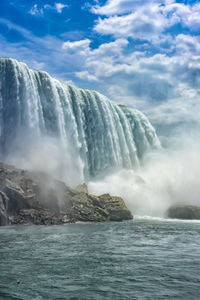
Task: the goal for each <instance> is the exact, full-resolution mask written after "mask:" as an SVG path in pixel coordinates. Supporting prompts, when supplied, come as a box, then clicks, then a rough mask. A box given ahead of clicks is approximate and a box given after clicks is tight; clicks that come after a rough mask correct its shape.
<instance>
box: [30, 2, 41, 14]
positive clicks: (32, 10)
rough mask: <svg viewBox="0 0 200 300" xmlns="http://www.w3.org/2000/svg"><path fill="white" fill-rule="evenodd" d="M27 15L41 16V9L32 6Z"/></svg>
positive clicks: (35, 5)
mask: <svg viewBox="0 0 200 300" xmlns="http://www.w3.org/2000/svg"><path fill="white" fill-rule="evenodd" d="M29 13H30V14H31V15H33V16H40V15H43V9H42V8H39V7H38V5H37V4H34V5H33V7H32V8H31V10H30V11H29Z"/></svg>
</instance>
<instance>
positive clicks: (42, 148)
mask: <svg viewBox="0 0 200 300" xmlns="http://www.w3.org/2000/svg"><path fill="white" fill-rule="evenodd" d="M159 147H160V143H159V140H158V138H157V136H156V133H155V130H154V129H153V127H152V126H151V124H150V123H149V121H148V119H147V118H146V117H145V116H144V115H143V114H142V113H141V112H139V111H137V110H133V109H129V108H127V107H124V106H118V105H117V104H115V103H113V102H111V101H109V100H108V99H107V98H106V97H105V96H103V95H101V94H99V93H98V92H95V91H90V90H84V89H79V88H76V87H74V86H71V85H68V84H65V83H61V82H59V81H58V80H56V79H53V78H51V77H50V76H49V75H48V74H47V73H46V72H40V71H34V70H30V69H29V68H28V67H27V66H26V65H25V64H23V63H19V62H17V61H16V60H12V59H6V58H2V59H0V154H1V157H0V158H1V160H3V161H7V162H9V163H13V164H14V165H16V166H18V167H24V168H29V169H36V170H42V171H47V172H49V173H51V174H53V176H54V177H57V178H60V179H62V180H64V181H65V182H67V183H68V184H70V185H74V184H78V183H80V182H83V181H87V180H88V179H91V178H94V177H96V176H99V175H103V174H107V173H109V172H110V171H111V170H119V169H123V168H125V169H137V167H138V166H139V165H140V161H141V159H142V158H143V157H144V155H145V153H147V152H148V151H149V150H151V149H157V148H159Z"/></svg>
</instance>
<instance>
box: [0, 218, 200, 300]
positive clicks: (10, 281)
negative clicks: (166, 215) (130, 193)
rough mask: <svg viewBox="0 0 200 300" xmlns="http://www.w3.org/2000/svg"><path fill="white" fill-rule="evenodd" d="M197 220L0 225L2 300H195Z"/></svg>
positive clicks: (199, 251) (199, 257)
mask: <svg viewBox="0 0 200 300" xmlns="http://www.w3.org/2000/svg"><path fill="white" fill-rule="evenodd" d="M199 297H200V222H195V221H193V222H184V221H167V220H162V219H149V218H137V219H135V220H133V221H128V222H122V223H94V224H92V223H88V224H69V225H65V226H49V227H45V226H10V227H9V226H8V227H1V228H0V299H11V300H12V299H24V300H27V299H28V300H29V299H45V300H46V299H190V300H191V299H199Z"/></svg>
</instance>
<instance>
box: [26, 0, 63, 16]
mask: <svg viewBox="0 0 200 300" xmlns="http://www.w3.org/2000/svg"><path fill="white" fill-rule="evenodd" d="M66 7H68V5H66V4H63V3H55V4H54V6H53V5H50V4H45V5H44V6H42V7H40V8H39V6H38V4H34V5H33V7H32V8H31V10H30V11H29V13H30V14H31V15H34V16H42V15H43V14H44V11H45V10H48V9H53V10H55V11H56V12H57V13H59V14H60V13H62V11H63V9H64V8H66Z"/></svg>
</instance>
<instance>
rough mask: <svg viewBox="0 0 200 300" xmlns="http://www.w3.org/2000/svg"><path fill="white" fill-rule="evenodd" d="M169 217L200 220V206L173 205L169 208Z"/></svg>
mask: <svg viewBox="0 0 200 300" xmlns="http://www.w3.org/2000/svg"><path fill="white" fill-rule="evenodd" d="M167 217H168V218H172V219H185V220H200V206H194V205H173V206H171V207H170V208H169V209H168V211H167Z"/></svg>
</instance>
